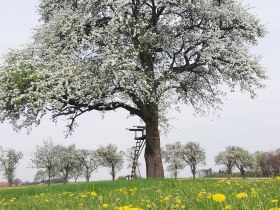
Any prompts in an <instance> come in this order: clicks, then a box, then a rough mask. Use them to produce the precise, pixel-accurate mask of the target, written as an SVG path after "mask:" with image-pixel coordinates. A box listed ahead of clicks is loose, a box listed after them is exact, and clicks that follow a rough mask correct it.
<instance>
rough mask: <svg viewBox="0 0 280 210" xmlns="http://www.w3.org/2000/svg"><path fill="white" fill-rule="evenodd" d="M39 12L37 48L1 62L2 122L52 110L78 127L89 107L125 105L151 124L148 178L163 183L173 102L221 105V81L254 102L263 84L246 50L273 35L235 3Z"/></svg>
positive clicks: (211, 0) (160, 1) (68, 6)
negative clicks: (164, 137) (162, 131)
mask: <svg viewBox="0 0 280 210" xmlns="http://www.w3.org/2000/svg"><path fill="white" fill-rule="evenodd" d="M39 14H40V16H41V21H42V24H41V25H40V26H39V27H38V28H37V29H36V31H35V34H34V36H33V42H32V43H31V44H30V45H28V46H27V47H26V48H25V49H23V50H15V51H12V52H10V53H9V54H8V55H7V56H6V59H5V63H4V65H3V66H1V73H0V87H1V88H0V120H1V121H4V120H9V121H10V122H11V123H12V124H13V125H14V127H15V128H16V129H19V128H21V127H30V126H31V125H34V124H35V125H37V124H39V123H40V119H41V117H42V116H43V115H45V114H46V113H47V112H50V113H52V117H53V119H56V118H57V117H59V116H67V117H68V119H69V121H68V122H69V124H68V127H69V130H72V129H73V128H74V125H75V119H76V118H77V117H78V116H80V115H82V114H84V113H86V112H88V111H92V110H97V111H110V110H116V109H118V108H123V109H126V110H127V111H128V112H129V113H130V114H131V115H136V116H139V117H140V118H141V119H142V120H143V121H144V123H145V124H146V126H147V144H146V150H145V158H146V165H147V176H148V177H163V169H162V161H161V156H160V138H159V131H158V124H159V122H162V121H164V119H165V116H166V115H165V114H166V111H167V109H168V108H169V107H170V106H171V105H173V104H177V103H184V104H188V105H192V106H193V107H194V108H195V110H196V111H201V110H203V109H204V107H216V106H217V105H219V104H220V103H221V98H222V96H223V95H224V93H225V91H223V90H222V89H221V87H222V86H224V85H227V86H229V87H230V89H231V90H232V91H234V90H236V89H237V88H238V87H239V88H240V89H241V91H248V92H250V94H251V96H252V97H253V96H255V89H257V88H262V87H263V83H262V81H263V80H264V79H266V75H265V72H264V70H263V68H262V67H261V65H260V62H259V58H258V57H256V56H254V55H252V54H251V53H250V52H249V49H248V46H250V45H255V44H257V38H259V37H263V36H264V35H265V33H266V30H265V28H264V26H263V25H262V24H261V23H260V21H259V20H258V18H256V17H255V16H254V15H252V14H250V13H249V9H248V8H246V7H244V6H243V5H242V4H241V3H240V2H239V1H237V0H197V1H193V0H114V1H100V0H91V1H89V0H62V1H56V0H41V1H40V5H39ZM155 165H156V166H157V167H159V168H157V169H155V168H154V167H153V166H155Z"/></svg>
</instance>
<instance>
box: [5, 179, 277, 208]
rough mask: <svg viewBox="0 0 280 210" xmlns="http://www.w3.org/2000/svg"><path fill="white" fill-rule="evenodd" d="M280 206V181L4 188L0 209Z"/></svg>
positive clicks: (124, 182)
mask: <svg viewBox="0 0 280 210" xmlns="http://www.w3.org/2000/svg"><path fill="white" fill-rule="evenodd" d="M279 202H280V178H279V177H278V178H274V179H258V180H226V179H225V180H222V179H197V180H190V179H178V180H174V179H144V180H119V181H114V182H112V181H101V182H90V183H75V184H74V183H68V184H55V185H51V186H50V187H48V186H47V185H36V186H23V187H11V188H8V187H7V188H0V209H14V210H32V209H34V210H35V209H36V210H37V209H38V210H39V209H40V210H43V209H50V210H80V209H81V210H99V209H112V210H140V209H143V210H144V209H160V210H171V209H189V210H207V209H209V210H223V209H224V210H225V209H228V210H229V209H231V210H242V209H244V210H245V209H247V210H262V209H264V210H280V204H279ZM278 206H279V208H278Z"/></svg>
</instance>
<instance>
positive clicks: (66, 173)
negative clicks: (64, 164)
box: [63, 171, 69, 184]
mask: <svg viewBox="0 0 280 210" xmlns="http://www.w3.org/2000/svg"><path fill="white" fill-rule="evenodd" d="M68 177H69V171H65V175H64V179H63V183H64V184H66V183H67V182H68Z"/></svg>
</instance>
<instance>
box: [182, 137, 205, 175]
mask: <svg viewBox="0 0 280 210" xmlns="http://www.w3.org/2000/svg"><path fill="white" fill-rule="evenodd" d="M181 159H182V160H183V161H185V163H186V164H187V165H189V166H190V168H191V172H192V177H193V179H195V177H196V171H197V167H198V165H205V160H206V152H205V150H204V149H203V148H202V147H201V146H200V145H199V143H198V142H188V143H186V144H185V145H183V148H182V150H181Z"/></svg>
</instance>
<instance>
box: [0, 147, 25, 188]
mask: <svg viewBox="0 0 280 210" xmlns="http://www.w3.org/2000/svg"><path fill="white" fill-rule="evenodd" d="M22 158H23V154H22V152H16V151H15V150H14V149H7V150H4V149H3V148H2V147H1V146H0V170H1V169H3V170H4V173H3V175H4V177H5V178H6V179H7V181H8V183H9V186H12V185H13V181H14V178H15V171H16V166H17V165H18V163H19V161H20V159H22Z"/></svg>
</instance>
